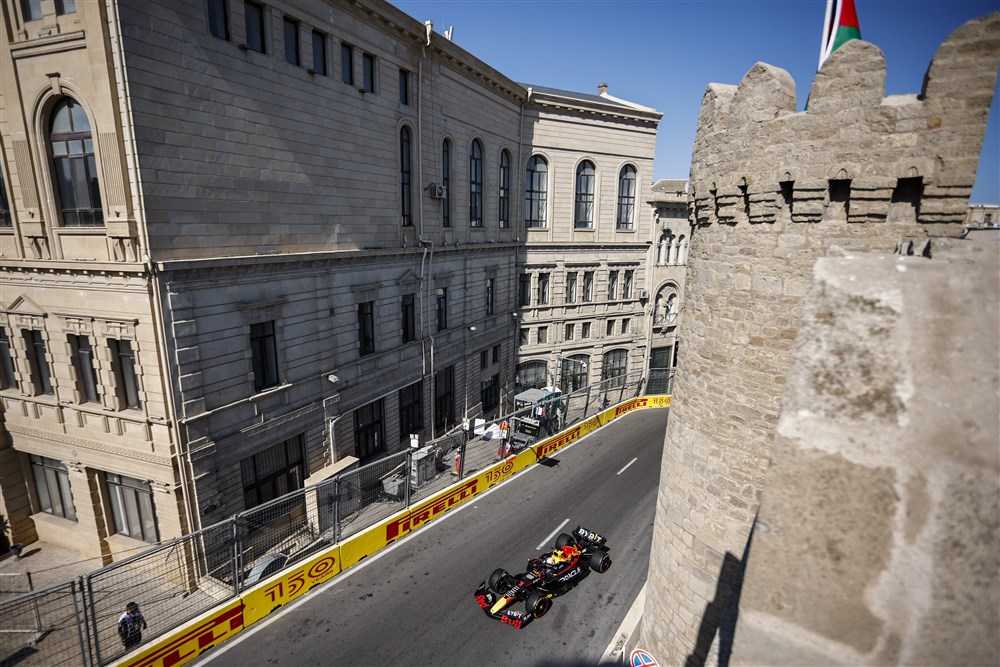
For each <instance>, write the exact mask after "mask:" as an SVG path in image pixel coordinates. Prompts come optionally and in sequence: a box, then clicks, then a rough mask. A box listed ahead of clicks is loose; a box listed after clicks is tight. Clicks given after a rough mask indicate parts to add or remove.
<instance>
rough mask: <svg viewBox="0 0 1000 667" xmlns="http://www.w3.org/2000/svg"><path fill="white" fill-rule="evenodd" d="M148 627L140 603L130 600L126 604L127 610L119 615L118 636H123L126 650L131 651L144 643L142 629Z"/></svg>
mask: <svg viewBox="0 0 1000 667" xmlns="http://www.w3.org/2000/svg"><path fill="white" fill-rule="evenodd" d="M145 629H146V618H145V617H144V616H143V615H142V612H141V611H139V605H138V604H136V603H135V602H129V603H128V604H127V605H125V611H124V612H123V613H122V615H121V616H119V617H118V636H119V637H121V640H122V646H124V647H125V650H126V651H131V650H132V649H134V648H135V647H136V646H138V645H139V644H141V643H142V631H143V630H145Z"/></svg>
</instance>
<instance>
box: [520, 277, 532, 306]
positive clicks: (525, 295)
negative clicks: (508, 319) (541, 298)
mask: <svg viewBox="0 0 1000 667" xmlns="http://www.w3.org/2000/svg"><path fill="white" fill-rule="evenodd" d="M517 304H518V305H519V306H530V305H531V276H529V275H528V274H526V273H524V274H521V276H520V277H518V279H517Z"/></svg>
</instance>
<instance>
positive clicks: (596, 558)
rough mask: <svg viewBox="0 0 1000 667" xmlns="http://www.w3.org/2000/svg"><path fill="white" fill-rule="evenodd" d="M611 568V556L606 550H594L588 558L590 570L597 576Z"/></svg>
mask: <svg viewBox="0 0 1000 667" xmlns="http://www.w3.org/2000/svg"><path fill="white" fill-rule="evenodd" d="M610 567H611V556H610V555H608V551H607V549H594V553H593V554H592V555H591V557H590V569H591V570H593V571H594V572H597V573H598V574H603V573H605V572H607V571H608V568H610Z"/></svg>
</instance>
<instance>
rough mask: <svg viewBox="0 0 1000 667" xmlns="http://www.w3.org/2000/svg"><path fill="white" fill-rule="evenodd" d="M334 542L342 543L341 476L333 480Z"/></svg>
mask: <svg viewBox="0 0 1000 667" xmlns="http://www.w3.org/2000/svg"><path fill="white" fill-rule="evenodd" d="M333 542H334V544H336V543H338V542H340V475H337V476H336V477H334V478H333Z"/></svg>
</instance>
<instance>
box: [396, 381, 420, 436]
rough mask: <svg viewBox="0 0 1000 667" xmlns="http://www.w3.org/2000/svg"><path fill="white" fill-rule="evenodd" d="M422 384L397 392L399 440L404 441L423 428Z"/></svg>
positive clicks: (412, 385) (418, 383)
mask: <svg viewBox="0 0 1000 667" xmlns="http://www.w3.org/2000/svg"><path fill="white" fill-rule="evenodd" d="M423 395H424V383H423V382H417V383H415V384H411V385H410V386H409V387H403V388H402V389H400V390H399V439H400V441H403V440H406V439H407V438H408V437H409V435H410V434H411V433H417V432H419V431H420V430H421V429H423V427H424V410H423V407H422V398H423Z"/></svg>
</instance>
